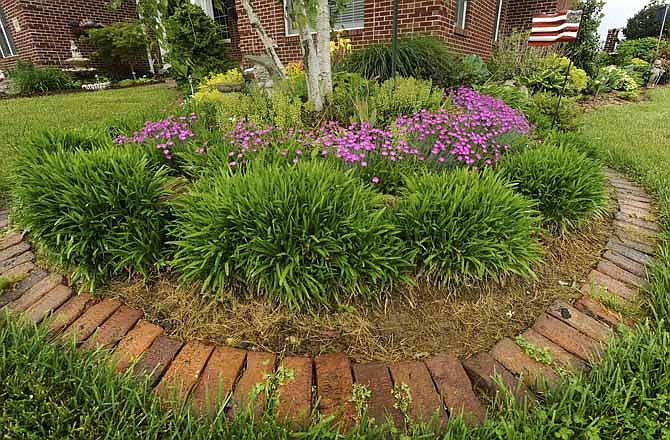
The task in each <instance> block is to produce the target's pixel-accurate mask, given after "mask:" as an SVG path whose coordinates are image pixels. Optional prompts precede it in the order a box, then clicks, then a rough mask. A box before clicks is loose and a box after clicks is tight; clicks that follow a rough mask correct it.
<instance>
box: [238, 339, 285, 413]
mask: <svg viewBox="0 0 670 440" xmlns="http://www.w3.org/2000/svg"><path fill="white" fill-rule="evenodd" d="M276 360H277V358H276V356H275V355H274V354H272V353H263V352H251V351H250V352H248V353H247V365H246V368H245V369H244V372H243V373H242V376H241V377H240V381H239V382H238V383H237V386H236V387H235V391H233V399H232V401H231V403H232V405H233V408H232V411H233V414H237V413H239V412H240V411H242V410H243V409H246V408H248V406H249V405H251V406H252V407H253V411H254V419H255V420H259V419H260V418H261V416H262V414H263V411H264V410H265V403H266V397H265V393H264V392H261V393H258V394H257V395H256V397H255V399H254V401H253V402H252V401H250V400H249V399H250V397H251V394H252V391H253V390H254V388H255V387H256V385H257V384H259V383H260V384H265V383H266V382H267V376H268V375H270V374H272V373H273V372H274V370H275V362H276Z"/></svg>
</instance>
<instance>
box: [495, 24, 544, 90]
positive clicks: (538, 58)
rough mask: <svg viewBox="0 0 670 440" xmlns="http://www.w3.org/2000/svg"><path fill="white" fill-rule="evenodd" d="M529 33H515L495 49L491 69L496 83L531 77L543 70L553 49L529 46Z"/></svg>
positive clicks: (499, 43)
mask: <svg viewBox="0 0 670 440" xmlns="http://www.w3.org/2000/svg"><path fill="white" fill-rule="evenodd" d="M528 34H529V33H528V32H521V33H514V34H512V35H510V36H508V37H506V38H504V39H502V40H500V41H499V42H498V44H497V45H496V46H495V47H494V48H493V53H492V54H491V59H490V61H489V69H490V70H491V73H492V78H491V79H493V80H495V81H506V80H512V79H516V78H520V77H525V76H530V75H531V74H533V73H534V72H535V71H537V70H538V69H540V68H541V65H542V63H543V60H544V58H545V57H546V56H547V55H548V54H549V53H550V51H551V48H545V47H530V46H528Z"/></svg>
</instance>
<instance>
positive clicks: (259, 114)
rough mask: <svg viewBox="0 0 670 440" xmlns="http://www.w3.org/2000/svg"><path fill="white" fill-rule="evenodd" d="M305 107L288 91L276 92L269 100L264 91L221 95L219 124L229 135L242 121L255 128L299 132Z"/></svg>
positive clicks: (217, 117) (252, 89)
mask: <svg viewBox="0 0 670 440" xmlns="http://www.w3.org/2000/svg"><path fill="white" fill-rule="evenodd" d="M304 107H305V106H304V104H303V102H302V101H301V100H300V98H298V97H296V96H292V95H291V94H290V93H289V92H288V91H283V90H273V92H272V95H271V96H270V95H269V94H268V93H267V92H265V91H264V90H260V89H258V88H257V87H251V88H249V90H248V91H247V93H218V94H217V99H216V104H215V108H216V121H217V125H218V127H219V129H220V130H221V131H222V132H224V133H227V132H229V131H230V130H232V129H233V127H234V126H235V124H236V123H237V122H238V121H239V120H240V119H242V118H244V119H246V120H247V121H249V122H251V123H252V124H253V125H254V126H256V127H259V128H262V127H268V126H270V125H271V126H273V127H281V128H291V127H293V128H300V127H302V113H303V109H304Z"/></svg>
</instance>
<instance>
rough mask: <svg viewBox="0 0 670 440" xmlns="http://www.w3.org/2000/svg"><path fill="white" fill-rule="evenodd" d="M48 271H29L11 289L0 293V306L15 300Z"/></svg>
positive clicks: (44, 276) (45, 275)
mask: <svg viewBox="0 0 670 440" xmlns="http://www.w3.org/2000/svg"><path fill="white" fill-rule="evenodd" d="M47 275H48V273H47V272H46V271H45V270H41V269H40V270H36V271H33V272H31V273H30V274H29V275H28V276H27V277H26V278H24V279H23V280H22V281H20V282H19V283H18V284H17V285H16V286H15V287H14V288H13V289H10V290H8V291H7V292H4V293H2V294H0V308H2V307H4V306H5V305H7V304H9V303H10V302H12V301H14V300H16V299H17V298H19V297H20V296H21V295H23V294H24V293H25V292H27V291H28V290H29V289H30V288H31V287H33V286H34V285H35V284H37V283H38V282H39V281H41V280H43V279H44V278H46V277H47Z"/></svg>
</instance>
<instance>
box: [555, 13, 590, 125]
mask: <svg viewBox="0 0 670 440" xmlns="http://www.w3.org/2000/svg"><path fill="white" fill-rule="evenodd" d="M583 21H584V10H582V15H581V16H580V17H579V28H578V29H577V35H576V36H575V42H574V43H573V51H572V52H573V53H572V57H574V56H575V54H576V53H577V44H579V33H580V32H581V31H582V22H583ZM572 57H570V58H569V59H570V63H568V70H567V71H566V72H565V78H564V79H563V87H562V88H561V93H559V94H558V103H557V104H556V111H555V112H554V119H553V121H552V122H551V128H552V129H554V128H556V122H557V121H558V115H559V113H560V111H561V101H563V95H564V94H565V88H566V87H567V86H568V78H570V69H572V65H573V61H572Z"/></svg>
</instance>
